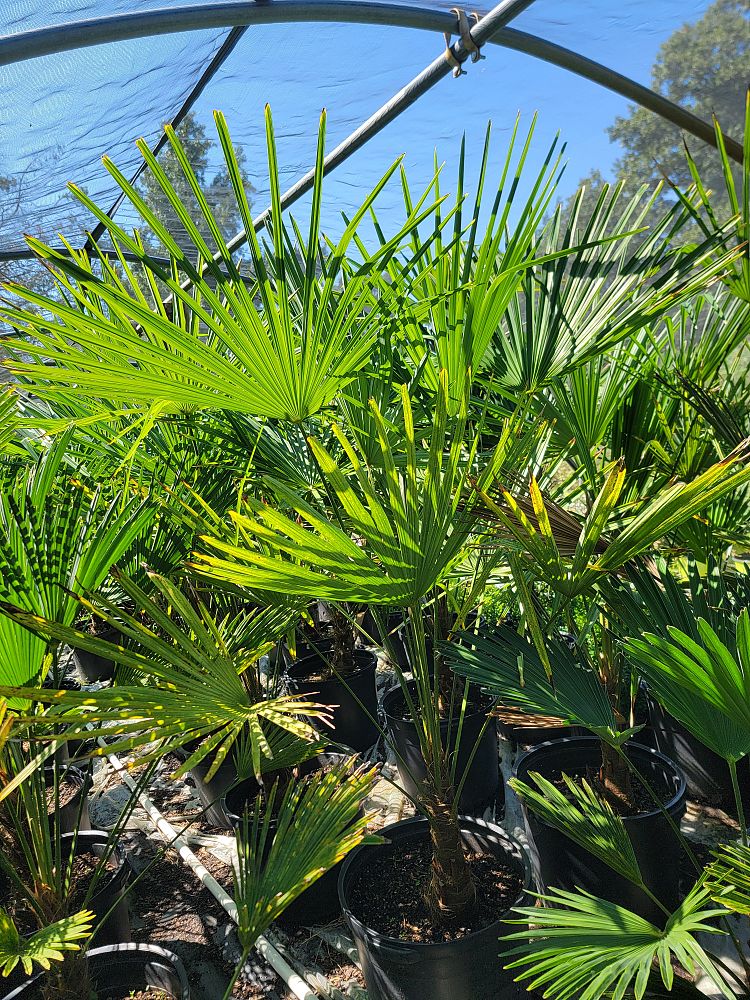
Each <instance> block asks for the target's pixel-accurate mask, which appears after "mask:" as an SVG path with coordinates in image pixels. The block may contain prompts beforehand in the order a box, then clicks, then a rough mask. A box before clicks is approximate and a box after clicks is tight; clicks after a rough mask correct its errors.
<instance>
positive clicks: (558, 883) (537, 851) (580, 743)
mask: <svg viewBox="0 0 750 1000" xmlns="http://www.w3.org/2000/svg"><path fill="white" fill-rule="evenodd" d="M626 753H627V756H628V758H629V760H630V761H631V762H632V763H633V765H634V766H635V767H636V768H637V769H638V771H639V772H640V774H642V775H643V777H644V778H645V779H646V781H648V782H649V784H650V785H651V786H652V787H653V788H654V789H655V790H657V789H658V788H664V789H667V790H668V791H667V793H666V795H665V797H664V801H663V805H664V807H665V809H666V811H667V812H668V813H669V815H670V816H671V818H672V820H673V821H674V823H676V824H677V825H679V823H680V820H681V819H682V817H683V816H684V814H685V808H686V802H685V798H686V786H685V779H684V777H683V776H682V774H681V773H680V771H679V770H678V768H677V767H676V766H675V765H674V764H673V763H672V761H671V760H669V758H667V757H665V756H664V754H661V753H659V752H658V751H656V750H652V749H651V748H650V747H645V746H642V745H640V744H638V743H631V744H629V745H628V746H627V748H626ZM600 765H601V741H600V740H599V739H598V737H596V736H579V737H573V738H569V739H563V740H553V741H550V742H549V743H542V744H540V746H538V747H536V748H535V749H533V750H530V751H529V752H528V753H526V754H524V755H523V756H522V757H521V758H520V759H519V760H518V762H517V764H516V767H515V771H514V773H515V776H516V777H517V778H519V779H520V780H521V781H523V782H525V783H527V784H529V785H531V787H534V782H533V781H532V780H530V779H529V772H531V771H534V772H537V773H538V774H541V775H542V777H544V778H547V779H548V780H550V781H554V780H556V779H557V778H558V777H559V775H560V774H561V773H565V774H567V775H569V776H570V777H585V776H588V775H591V774H592V773H596V771H598V769H599V767H600ZM523 815H524V823H525V826H526V835H527V837H528V840H529V851H530V854H531V861H532V864H533V866H534V873H535V875H536V879H537V882H538V883H539V885H540V886H544V887H551V886H554V887H556V888H561V889H569V890H572V889H575V888H576V887H578V888H580V889H585V890H587V891H588V892H591V893H593V894H594V895H596V896H601V897H602V898H604V899H608V900H610V901H611V902H614V903H619V904H620V905H621V906H624V907H626V908H628V909H630V910H633V911H634V912H635V913H638V914H640V915H641V916H642V917H644V918H645V919H646V920H650V921H652V922H653V923H656V924H659V925H661V924H663V922H664V914H663V913H662V912H661V910H660V909H659V908H658V907H657V906H656V905H655V903H654V902H653V901H652V900H651V899H649V898H648V896H646V894H645V893H644V892H643V891H642V890H640V889H638V888H637V887H636V886H634V885H633V884H632V883H631V882H630V881H628V880H627V879H625V878H623V877H622V876H621V875H618V874H617V873H616V872H613V871H612V869H611V868H609V867H608V866H607V865H605V864H604V862H603V861H600V860H599V859H598V858H595V857H594V856H593V855H592V854H590V853H589V852H588V851H587V850H585V849H584V848H583V847H579V845H578V844H576V843H575V842H574V841H572V840H571V839H570V838H569V837H566V836H565V834H563V833H561V832H560V831H558V830H556V829H554V828H553V827H551V826H549V825H548V824H546V823H544V822H543V821H542V820H541V819H539V817H538V816H535V815H534V813H532V812H531V810H528V809H526V807H525V806H523ZM623 822H624V824H625V828H626V829H627V832H628V836H629V837H630V840H631V842H632V844H633V849H634V851H635V856H636V858H637V860H638V865H639V867H640V870H641V873H642V875H643V878H644V882H645V883H646V885H647V886H648V887H649V888H650V889H651V891H652V892H653V893H654V895H655V896H656V897H657V898H658V899H660V900H661V902H662V903H663V904H664V905H665V906H666V907H667V908H668V909H669V910H673V909H674V908H675V907H676V906H677V905H678V902H679V878H680V857H681V853H682V849H681V847H680V842H679V840H678V838H677V836H676V835H675V833H674V831H673V830H672V828H671V827H670V825H669V822H668V821H667V819H666V817H665V816H664V814H663V813H662V812H661V810H659V809H657V807H656V804H654V808H653V810H651V811H649V812H643V813H639V814H638V815H636V816H625V817H623Z"/></svg>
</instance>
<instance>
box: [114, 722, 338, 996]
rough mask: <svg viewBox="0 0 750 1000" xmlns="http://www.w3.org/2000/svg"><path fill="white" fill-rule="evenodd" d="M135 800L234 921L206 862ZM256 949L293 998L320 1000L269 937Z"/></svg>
mask: <svg viewBox="0 0 750 1000" xmlns="http://www.w3.org/2000/svg"><path fill="white" fill-rule="evenodd" d="M98 743H99V745H100V746H102V747H104V748H105V749H106V746H107V744H106V743H105V742H104V740H103V739H101V737H100V738H99V740H98ZM107 759H108V760H109V763H110V766H111V767H112V769H113V770H114V771H116V772H117V774H119V776H120V777H121V778H122V780H123V781H124V782H125V784H126V785H127V786H128V788H129V789H130V790H131V792H135V791H136V790H137V785H136V783H135V781H133V779H132V777H131V776H130V774H128V771H127V768H126V767H125V766H124V765H123V763H122V761H121V760H120V759H119V758H118V757H116V756H115V755H114V754H108V755H107ZM138 801H139V803H140V804H141V806H142V807H143V809H145V811H146V813H147V814H148V817H149V819H150V820H151V822H152V823H153V824H154V827H155V828H156V830H157V831H158V832H159V833H160V834H161V835H162V837H164V839H165V840H167V841H168V842H169V844H170V846H171V847H173V848H174V849H175V850H176V851H177V853H178V854H179V855H180V857H181V858H182V860H183V861H184V862H185V864H186V865H187V866H188V867H189V868H191V869H192V870H193V872H195V874H196V875H197V876H198V878H199V879H200V880H201V882H202V883H203V885H204V886H205V887H206V888H207V889H208V891H209V892H210V893H211V895H212V896H213V897H214V898H215V899H216V900H217V902H219V903H221V905H222V906H223V908H224V909H225V910H226V912H227V913H228V914H229V916H230V917H231V919H232V920H233V921H234V922H235V924H236V923H237V906H236V904H235V902H234V900H233V899H232V897H231V896H230V895H229V893H228V892H227V891H226V890H225V889H224V888H223V887H222V886H221V885H220V884H219V883H218V882H217V881H216V879H215V878H214V877H213V875H212V874H211V873H210V872H209V871H208V869H207V868H206V867H205V865H202V864H201V862H200V860H199V859H198V858H197V857H196V856H195V854H193V852H192V851H191V850H190V848H189V847H188V845H187V844H186V843H185V841H184V840H183V838H182V837H181V836H180V835H179V834H178V833H177V831H176V830H175V828H174V827H173V826H172V825H171V823H168V822H167V820H165V819H164V817H163V816H162V814H161V813H160V812H159V810H158V809H157V808H156V806H155V805H154V803H153V802H152V801H151V799H150V798H149V797H148V795H146V793H145V792H140V793H139V794H138ZM255 950H256V951H257V952H258V954H259V955H260V956H261V957H262V958H263V959H265V961H266V962H268V964H269V965H270V966H271V968H272V969H273V970H274V972H276V973H277V975H279V976H280V977H281V978H282V979H283V980H284V982H285V983H286V985H287V987H288V988H289V990H290V991H291V992H292V993H293V994H294V996H295V997H297V1000H320V998H319V996H318V995H317V994H316V993H313V992H312V990H310V989H309V988H308V986H307V983H306V982H305V981H304V979H302V977H301V976H299V975H298V974H297V973H296V972H295V971H294V969H293V968H292V967H291V966H290V965H289V963H288V962H287V961H286V960H285V959H284V958H283V957H282V955H280V954H279V952H278V951H277V950H276V949H275V948H274V946H273V945H272V944H271V942H270V941H269V940H268V938H266V937H264V936H263V935H261V936H260V937H259V938H258V940H257V942H256V944H255Z"/></svg>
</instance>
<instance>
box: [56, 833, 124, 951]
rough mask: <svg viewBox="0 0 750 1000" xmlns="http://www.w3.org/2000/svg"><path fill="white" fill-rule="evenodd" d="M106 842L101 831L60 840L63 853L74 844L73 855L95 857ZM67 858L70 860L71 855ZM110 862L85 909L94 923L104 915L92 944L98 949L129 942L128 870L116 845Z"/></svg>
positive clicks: (121, 849) (107, 837)
mask: <svg viewBox="0 0 750 1000" xmlns="http://www.w3.org/2000/svg"><path fill="white" fill-rule="evenodd" d="M108 840H109V834H107V833H105V832H104V831H103V830H86V831H81V832H80V833H79V834H78V836H77V837H76V836H75V835H74V834H72V833H66V834H64V835H63V836H62V837H61V842H62V845H63V851H65V847H66V846H67V845H69V846H68V852H69V851H70V848H71V847H73V846H74V845H75V846H74V850H75V854H76V855H79V854H84V853H86V852H87V851H93V853H94V854H98V855H100V856H101V855H103V853H104V850H105V848H106V846H107V843H108ZM63 856H65V855H63ZM67 856H68V857H70V853H68V855H67ZM110 862H111V865H112V868H111V870H107V871H105V872H103V873H101V874H100V876H99V878H98V880H97V885H96V889H95V891H94V893H93V895H92V896H91V898H90V899H89V901H88V903H87V904H86V905H87V906H88V909H90V910H92V911H93V913H94V916H95V920H94V923H95V924H96V923H98V922H99V921H100V920H101V919H102V918H103V917H105V916H106V920H105V921H104V923H103V924H102V925H101V927H100V928H99V929H98V930H97V932H96V934H95V936H94V943H95V944H96V945H97V947H99V946H101V945H118V944H123V943H126V942H129V941H130V915H129V913H128V901H127V899H126V898H125V896H124V891H125V886H126V885H127V882H128V878H129V876H130V870H129V868H128V865H127V859H126V855H125V850H124V848H122V847H121V846H120V845H119V844H118V845H116V846H115V849H114V851H113V852H112V853H111V855H110ZM110 911H111V912H110ZM107 914H109V916H107Z"/></svg>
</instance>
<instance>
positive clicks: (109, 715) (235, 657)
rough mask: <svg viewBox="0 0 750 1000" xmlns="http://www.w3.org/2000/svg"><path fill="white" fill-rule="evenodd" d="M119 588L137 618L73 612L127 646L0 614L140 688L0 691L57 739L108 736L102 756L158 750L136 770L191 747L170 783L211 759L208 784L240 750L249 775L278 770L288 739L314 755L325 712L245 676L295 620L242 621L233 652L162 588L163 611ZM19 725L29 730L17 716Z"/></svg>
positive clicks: (207, 618)
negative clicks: (114, 632)
mask: <svg viewBox="0 0 750 1000" xmlns="http://www.w3.org/2000/svg"><path fill="white" fill-rule="evenodd" d="M118 582H119V585H120V587H121V588H122V590H123V592H124V593H125V594H126V595H127V596H128V597H129V598H130V600H131V601H132V602H133V604H134V606H135V607H136V608H137V609H138V611H139V615H138V617H136V616H134V615H129V614H126V613H125V612H124V611H122V610H121V609H119V608H117V606H116V605H113V604H111V603H110V602H108V601H105V600H104V599H99V600H98V601H97V604H92V603H90V602H89V601H87V600H85V599H80V604H81V606H83V607H85V608H87V609H88V610H89V611H90V612H91V613H92V614H94V615H97V616H98V617H100V618H103V619H104V620H105V621H108V622H109V623H110V624H112V625H114V626H116V628H117V629H118V630H119V631H120V632H121V633H122V634H123V636H124V637H125V642H126V644H125V645H118V644H115V643H111V642H108V641H105V640H103V639H100V638H97V637H96V636H94V635H91V634H90V633H86V632H81V631H77V630H76V629H73V628H69V627H66V626H63V625H60V624H58V623H56V622H53V621H48V620H45V619H43V618H41V617H38V616H36V615H30V614H28V613H26V612H24V611H21V610H19V609H18V608H13V607H9V606H8V605H3V606H2V607H1V608H0V610H2V611H3V613H4V614H5V615H7V616H8V617H9V618H10V619H11V620H12V621H14V622H16V623H17V624H18V625H19V626H23V627H25V628H28V629H30V630H32V631H34V632H35V633H37V634H40V635H43V636H45V637H46V638H49V639H54V640H57V641H60V642H65V643H68V644H69V645H71V646H74V647H77V648H80V649H85V650H88V651H89V652H92V653H95V654H97V655H99V656H103V657H106V658H109V659H112V660H114V661H115V663H118V664H122V665H123V666H125V667H128V668H129V669H130V670H131V671H132V672H133V674H134V675H135V676H136V677H139V678H141V679H142V680H144V681H146V682H147V683H146V684H124V685H117V686H116V687H113V688H103V689H101V690H97V691H85V692H78V691H52V690H49V689H47V690H45V689H42V690H38V691H32V690H31V689H28V688H22V689H13V688H7V687H4V688H0V690H2V691H3V692H4V694H5V696H6V697H7V696H10V695H16V696H18V697H24V698H29V699H30V700H32V701H37V702H41V703H42V704H45V705H47V706H49V707H48V709H47V715H46V718H47V721H48V722H49V721H55V722H59V723H60V724H62V725H64V727H65V734H64V735H74V734H75V735H88V736H92V737H93V736H107V737H108V738H109V741H110V742H109V746H108V748H107V751H106V752H109V753H119V752H125V751H129V750H132V749H134V748H135V747H141V746H146V745H148V744H150V743H152V742H154V741H159V747H158V749H157V750H155V751H151V752H149V753H146V754H145V755H144V756H143V757H141V760H143V761H148V760H150V759H153V758H154V757H155V756H161V755H163V753H164V752H165V750H169V749H176V748H179V747H182V746H185V745H186V744H188V743H192V742H194V741H198V743H199V745H198V746H197V747H196V748H195V749H194V750H192V752H191V753H190V754H189V756H188V757H187V760H186V761H185V762H184V763H183V764H182V765H181V766H180V768H179V769H178V771H177V772H176V773H177V774H182V773H184V772H186V771H187V770H189V769H190V768H191V767H194V766H195V765H196V764H197V763H199V762H200V761H201V760H203V759H204V758H206V757H208V756H209V755H210V756H211V757H212V764H211V767H210V769H209V772H208V775H207V780H210V778H211V777H212V776H213V774H214V773H215V771H216V770H217V768H218V767H219V765H220V764H221V762H222V761H223V760H224V759H225V757H226V756H227V754H228V753H230V752H232V751H233V750H234V749H238V750H239V752H243V747H244V745H245V744H244V741H247V745H248V746H249V751H250V759H251V761H252V767H253V770H254V772H255V773H256V774H260V773H261V772H262V771H263V770H265V769H267V768H268V767H270V766H272V765H275V763H276V753H277V751H282V750H283V752H284V755H285V760H286V756H287V755H288V750H289V736H290V735H291V736H293V737H295V738H296V739H297V741H298V743H297V749H298V750H299V749H300V746H301V745H303V744H310V745H312V747H313V750H312V752H314V750H315V748H317V746H318V734H317V732H316V731H315V730H314V729H313V728H312V726H311V725H310V723H309V721H308V717H315V718H319V719H325V718H326V710H325V709H323V708H320V707H319V706H317V705H316V704H314V703H313V702H309V701H305V700H303V699H302V698H301V697H299V696H279V697H275V698H267V697H265V692H264V690H263V686H262V684H261V682H260V679H259V677H258V676H257V675H255V674H254V672H253V671H250V670H248V669H247V667H248V664H249V663H250V662H254V661H256V660H257V659H258V657H260V656H261V655H262V654H263V653H264V652H267V651H268V650H269V649H270V648H271V647H272V646H273V645H274V643H275V642H276V641H278V639H279V638H281V637H282V636H283V635H285V634H286V632H287V631H288V629H289V626H290V623H291V622H292V621H293V620H294V619H295V618H296V615H297V613H296V612H295V611H290V610H289V609H288V608H286V609H284V608H271V609H267V610H266V611H263V612H259V613H258V614H256V615H253V616H249V617H248V619H247V620H246V621H245V623H244V626H243V630H242V640H241V643H240V644H239V646H238V647H237V648H230V646H229V645H228V644H227V641H226V638H225V636H224V635H223V634H222V629H221V625H220V623H217V622H216V621H215V620H214V619H213V618H212V617H211V615H210V614H209V613H208V612H207V610H206V609H205V608H203V607H200V608H199V609H198V610H196V609H195V608H193V607H192V606H191V604H190V603H189V602H188V601H187V600H186V599H185V597H184V595H183V594H182V593H181V592H180V591H179V590H178V589H177V587H175V586H174V584H172V583H171V582H170V581H169V580H166V579H163V578H159V577H155V576H154V578H153V584H154V587H155V590H156V598H159V597H161V598H163V599H164V600H163V601H161V602H160V601H158V600H157V599H152V598H150V597H149V596H148V595H147V594H146V593H144V592H143V591H142V590H141V589H140V588H139V587H138V586H137V585H136V584H134V583H133V582H132V581H131V580H128V579H127V578H125V577H122V576H118ZM162 603H166V605H167V606H168V607H169V608H170V609H171V611H170V613H167V612H166V611H164V610H163V608H162V606H161V604H162ZM146 623H148V624H146ZM230 645H232V646H236V644H235V643H234V642H232V643H230ZM19 721H20V722H24V721H32V720H31V719H26V717H25V716H23V715H19ZM89 726H90V727H91V728H90V729H89V728H87V727H89ZM62 735H63V734H61V737H62ZM97 752H99V751H97ZM100 752H105V751H100Z"/></svg>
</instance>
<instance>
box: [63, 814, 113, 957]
mask: <svg viewBox="0 0 750 1000" xmlns="http://www.w3.org/2000/svg"><path fill="white" fill-rule="evenodd" d="M94 837H97V838H103V843H102V845H101V846H102V847H106V845H107V844H108V843H109V837H110V834H109V833H108V832H107V831H106V830H78V831H77V832H75V831H73V832H71V833H62V834H60V840H61V841H63V842H67V841H68V840H70V841H72V840H73V838H75V848H76V851H79V850H81V851H86V850H91V848H92V847H96V846H98V841H96V840H94ZM92 840H94V843H93V844H90V841H92ZM87 845H88V846H87ZM109 858H110V861H114V862H115V865H116V867H115V868H113V869H111V870H110V871H109V872H107V871H102V874H101V875H100V876H99V878H98V879H97V886H96V889H95V890H94V893H93V895H92V896H91V898H90V900H89V903H91V902H92V901H93V900H95V899H96V898H97V896H99V894H100V893H101V892H103V891H104V889H106V887H107V886H108V885H110V884H111V883H112V882H114V881H115V880H116V879H118V878H121V877H122V876H123V873H125V874H129V873H128V871H127V867H126V866H127V864H128V852H127V850H126V849H125V847H124V846H123V844H122V841H121V840H120V838H119V837H118V838H117V840H116V841H115V843H114V847H113V849H112V852H111V853H110V856H109ZM100 947H102V948H111V947H114V946H113V945H100ZM92 951H96V949H95V948H93V949H92Z"/></svg>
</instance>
